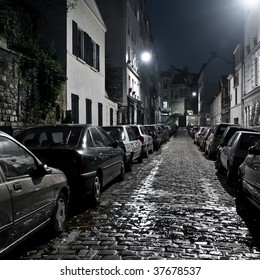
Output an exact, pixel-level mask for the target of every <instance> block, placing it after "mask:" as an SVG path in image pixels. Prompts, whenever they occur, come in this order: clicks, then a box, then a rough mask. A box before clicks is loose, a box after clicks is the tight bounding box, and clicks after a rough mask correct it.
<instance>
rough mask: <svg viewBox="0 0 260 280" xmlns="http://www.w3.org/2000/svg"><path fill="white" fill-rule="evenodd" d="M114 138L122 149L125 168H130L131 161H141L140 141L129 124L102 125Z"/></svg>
mask: <svg viewBox="0 0 260 280" xmlns="http://www.w3.org/2000/svg"><path fill="white" fill-rule="evenodd" d="M102 128H103V129H104V130H105V131H106V132H107V133H108V134H109V135H110V136H111V137H112V138H113V139H114V140H117V141H119V143H120V145H121V147H122V148H123V150H124V162H125V166H126V170H128V171H130V170H131V169H132V165H133V162H134V161H136V160H137V162H138V163H141V162H142V161H143V154H142V142H141V140H140V139H138V135H136V134H135V132H134V130H133V129H132V128H131V127H130V125H117V126H103V127H102Z"/></svg>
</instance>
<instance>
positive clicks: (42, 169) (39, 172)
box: [28, 164, 52, 177]
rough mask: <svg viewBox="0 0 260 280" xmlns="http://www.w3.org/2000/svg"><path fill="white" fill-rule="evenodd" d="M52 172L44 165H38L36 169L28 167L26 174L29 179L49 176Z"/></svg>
mask: <svg viewBox="0 0 260 280" xmlns="http://www.w3.org/2000/svg"><path fill="white" fill-rule="evenodd" d="M51 173H52V170H51V168H49V167H48V166H47V165H46V164H40V165H39V166H38V167H37V168H34V167H29V169H28V174H29V175H30V176H31V177H42V176H45V175H47V174H51Z"/></svg>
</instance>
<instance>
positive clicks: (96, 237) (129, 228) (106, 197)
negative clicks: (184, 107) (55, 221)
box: [9, 130, 260, 260]
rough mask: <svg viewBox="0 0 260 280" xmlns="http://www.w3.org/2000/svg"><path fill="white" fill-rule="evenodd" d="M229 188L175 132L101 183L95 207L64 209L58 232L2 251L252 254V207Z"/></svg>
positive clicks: (79, 255)
mask: <svg viewBox="0 0 260 280" xmlns="http://www.w3.org/2000/svg"><path fill="white" fill-rule="evenodd" d="M234 190H235V189H234V187H228V186H227V185H226V184H225V178H224V176H223V175H219V174H218V173H216V169H215V166H214V161H211V160H209V159H208V158H206V157H205V156H204V155H203V153H201V152H200V151H199V149H198V147H197V146H196V145H194V144H193V140H192V139H191V138H190V137H189V136H188V135H187V132H186V130H183V131H180V133H179V135H178V137H177V138H171V139H170V141H169V142H167V143H166V144H165V145H164V146H163V147H162V149H161V151H159V152H154V154H152V155H149V158H148V159H144V161H143V163H142V164H134V166H133V170H132V172H129V173H126V178H125V180H124V181H123V182H115V183H113V184H112V185H110V186H109V187H107V188H106V189H105V191H104V192H103V194H102V203H101V205H100V206H99V207H97V208H88V209H77V211H75V213H72V214H71V215H72V217H71V218H70V219H69V221H68V223H67V228H66V231H65V232H64V233H63V234H62V235H61V236H59V237H57V238H55V239H52V240H48V239H47V240H46V237H45V235H44V234H43V233H41V234H38V235H37V237H35V238H33V240H32V241H31V240H30V241H28V242H27V243H26V244H25V245H24V246H23V248H19V250H16V251H15V252H14V253H13V254H12V255H11V256H9V257H10V258H18V259H67V260H68V259H83V260H84V259H94V260H97V259H106V260H117V259H118V260H120V259H122V260H125V259H126V260H130V259H131V260H134V259H137V260H138V259H142V260H147V259H177V260H184V259H196V260H219V259H220V260H233V259H234V260H237V259H241V260H242V259H249V260H252V259H260V226H259V224H260V218H259V217H260V216H259V212H258V211H257V210H256V209H254V208H253V207H249V206H248V205H244V204H241V203H236V200H235V197H234ZM43 236H44V237H43ZM41 237H42V238H41ZM25 248H26V250H25Z"/></svg>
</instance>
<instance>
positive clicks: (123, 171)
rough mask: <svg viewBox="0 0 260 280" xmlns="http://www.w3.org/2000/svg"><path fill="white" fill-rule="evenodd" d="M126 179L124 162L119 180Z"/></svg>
mask: <svg viewBox="0 0 260 280" xmlns="http://www.w3.org/2000/svg"><path fill="white" fill-rule="evenodd" d="M124 179H125V163H124V161H122V162H121V169H120V175H119V180H120V181H124Z"/></svg>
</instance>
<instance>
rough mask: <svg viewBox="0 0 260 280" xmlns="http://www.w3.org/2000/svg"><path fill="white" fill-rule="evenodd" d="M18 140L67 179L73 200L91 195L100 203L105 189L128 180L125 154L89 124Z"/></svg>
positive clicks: (32, 131) (43, 130)
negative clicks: (119, 180)
mask: <svg viewBox="0 0 260 280" xmlns="http://www.w3.org/2000/svg"><path fill="white" fill-rule="evenodd" d="M16 138H17V139H18V140H19V141H20V142H21V143H23V144H24V145H25V146H27V147H28V148H29V149H30V150H31V151H33V152H34V153H35V154H36V155H37V156H38V157H39V158H40V159H41V161H42V162H44V163H46V164H48V165H50V166H54V167H56V168H59V169H61V170H62V171H63V172H64V173H65V174H66V176H67V178H68V182H69V186H70V188H71V195H72V198H74V197H82V196H85V195H90V198H91V201H92V202H94V203H99V201H100V195H101V190H102V187H104V186H105V185H106V184H108V183H109V182H111V181H112V180H113V179H115V178H116V177H120V178H121V179H123V178H124V173H125V167H124V161H123V156H124V152H123V150H122V149H121V148H120V147H119V145H118V142H117V141H115V140H113V139H112V138H111V137H110V136H109V135H108V134H107V133H106V132H105V131H104V130H103V129H102V128H100V127H98V126H94V125H87V124H63V125H46V126H36V127H32V128H28V129H25V130H24V131H23V132H21V133H20V134H18V135H17V136H16Z"/></svg>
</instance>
